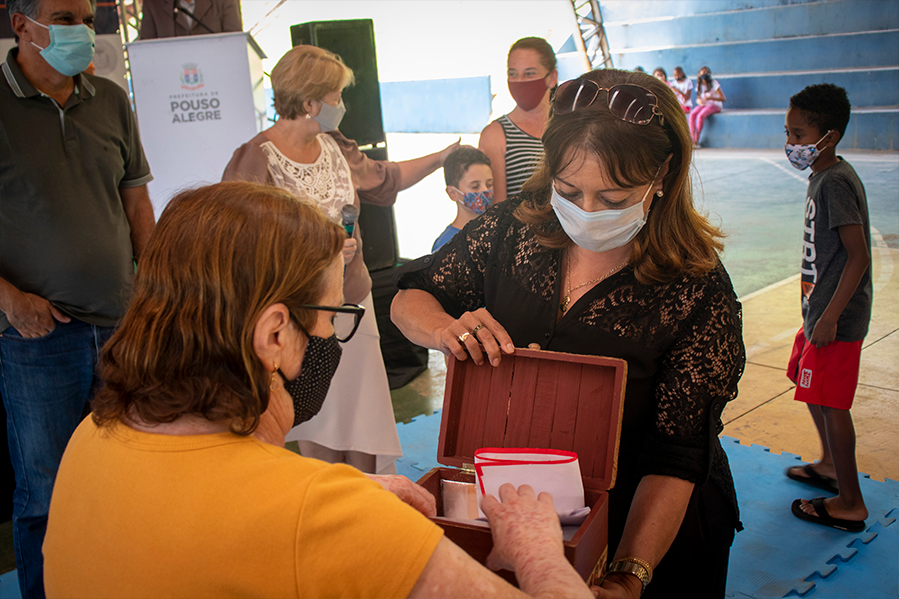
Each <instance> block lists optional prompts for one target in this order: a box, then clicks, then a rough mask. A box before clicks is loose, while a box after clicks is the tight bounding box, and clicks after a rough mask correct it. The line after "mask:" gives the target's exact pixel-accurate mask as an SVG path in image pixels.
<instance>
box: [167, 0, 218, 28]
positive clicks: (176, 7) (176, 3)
mask: <svg viewBox="0 0 899 599" xmlns="http://www.w3.org/2000/svg"><path fill="white" fill-rule="evenodd" d="M172 10H173V12H172V18H173V19H174V20H175V21H177V20H178V13H179V12H182V13H184V14H186V15H187V16H188V17H190V18H191V19H193V21H194V22H195V23H196V24H197V25H199V26H200V27H202V28H203V29H205V30H206V31H208V32H209V33H215V31H213V30H212V29H210V28H209V27H208V26H207V25H206V23H204V22H203V21H201V20H200V19H198V18H197V16H196V15H195V14H194V13H192V12H191V11H189V10H187V9H186V8H184V7H183V6H180V0H174V2H173V3H172ZM192 28H193V25H190V26H189V27H188V31H187V35H190V29H192Z"/></svg>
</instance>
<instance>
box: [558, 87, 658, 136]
mask: <svg viewBox="0 0 899 599" xmlns="http://www.w3.org/2000/svg"><path fill="white" fill-rule="evenodd" d="M599 92H608V94H609V112H611V113H612V115H614V116H616V117H617V118H619V119H621V120H622V121H625V122H627V123H634V124H635V125H647V124H649V121H651V120H652V117H654V116H656V115H658V116H659V123H660V124H662V125H664V124H665V117H664V116H663V115H662V111H661V110H659V101H658V99H657V98H656V96H655V94H653V93H652V92H651V91H649V90H648V89H646V88H645V87H641V86H639V85H632V84H630V83H621V84H619V85H613V86H612V87H599V86H598V85H597V84H596V83H594V82H593V81H591V80H590V79H572V80H571V81H566V82H565V83H563V84H562V85H560V86H559V88H558V89H557V90H556V94H555V96H554V97H553V114H568V113H570V112H574V111H575V110H580V109H581V108H587V107H588V106H590V105H591V104H593V102H595V101H596V98H597V97H599Z"/></svg>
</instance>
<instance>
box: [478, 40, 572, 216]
mask: <svg viewBox="0 0 899 599" xmlns="http://www.w3.org/2000/svg"><path fill="white" fill-rule="evenodd" d="M506 64H507V66H508V78H509V93H510V94H512V98H513V99H514V100H515V104H516V106H515V109H514V110H513V111H512V112H510V113H509V114H506V115H503V116H501V117H500V118H498V119H496V120H495V121H493V122H492V123H490V124H489V125H487V126H486V127H484V130H483V131H481V138H480V140H479V141H478V149H479V150H481V151H482V152H484V153H485V154H487V156H488V157H489V158H490V162H491V164H492V165H493V197H494V202H502V201H503V200H505V199H506V197H508V196H512V195H515V194H517V193H518V192H519V191H520V190H521V186H522V185H523V184H524V182H525V181H527V180H528V178H529V177H530V176H531V173H533V172H534V169H535V168H536V166H537V164H538V163H539V162H540V159H541V158H543V143H542V142H541V141H540V138H541V137H542V136H543V131H544V130H545V129H546V123H547V121H548V120H549V91H550V90H551V89H552V88H554V87H555V86H556V84H557V83H558V79H559V74H558V72H557V71H556V55H555V53H554V52H553V49H552V47H551V46H550V45H549V43H548V42H547V41H546V40H545V39H543V38H542V37H525V38H522V39H520V40H518V41H517V42H515V43H514V44H512V47H511V48H510V49H509V57H508V60H507V63H506Z"/></svg>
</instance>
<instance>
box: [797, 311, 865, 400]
mask: <svg viewBox="0 0 899 599" xmlns="http://www.w3.org/2000/svg"><path fill="white" fill-rule="evenodd" d="M861 355H862V342H861V341H852V342H848V341H831V342H830V343H828V344H827V347H822V348H821V349H818V348H817V347H815V346H814V345H812V344H811V343H809V342H808V341H807V340H806V338H805V333H804V332H803V330H802V329H799V332H798V333H797V334H796V341H795V342H794V343H793V352H792V354H790V363H789V365H788V366H787V377H788V378H789V379H790V380H791V381H793V382H794V383H796V395H794V396H793V399H795V400H796V401H802V402H805V403H810V404H814V405H816V406H826V407H828V408H837V409H839V410H848V409H849V408H851V407H852V400H853V399H854V398H855V388H856V387H857V386H858V368H859V363H860V361H861Z"/></svg>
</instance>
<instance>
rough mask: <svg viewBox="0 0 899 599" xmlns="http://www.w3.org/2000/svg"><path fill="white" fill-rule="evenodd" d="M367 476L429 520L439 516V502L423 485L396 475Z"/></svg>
mask: <svg viewBox="0 0 899 599" xmlns="http://www.w3.org/2000/svg"><path fill="white" fill-rule="evenodd" d="M366 476H367V477H368V478H370V479H372V480H373V481H375V482H376V483H378V484H379V485H381V486H382V487H384V489H385V490H387V491H390V492H391V493H393V494H394V495H396V496H397V497H399V498H400V500H401V501H402V502H403V503H408V504H409V505H410V506H412V507H414V508H415V509H416V510H418V511H419V512H421V513H422V514H424V515H425V516H427V517H428V518H434V517H436V516H437V500H436V499H434V496H433V495H431V494H430V493H428V492H427V491H425V489H424V487H422V486H421V485H418V484H415V483H414V482H412V481H411V480H409V479H408V478H406V477H405V476H399V475H395V474H388V475H381V474H366Z"/></svg>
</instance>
